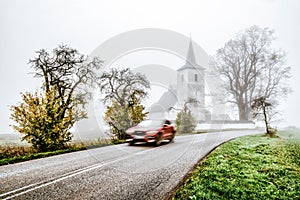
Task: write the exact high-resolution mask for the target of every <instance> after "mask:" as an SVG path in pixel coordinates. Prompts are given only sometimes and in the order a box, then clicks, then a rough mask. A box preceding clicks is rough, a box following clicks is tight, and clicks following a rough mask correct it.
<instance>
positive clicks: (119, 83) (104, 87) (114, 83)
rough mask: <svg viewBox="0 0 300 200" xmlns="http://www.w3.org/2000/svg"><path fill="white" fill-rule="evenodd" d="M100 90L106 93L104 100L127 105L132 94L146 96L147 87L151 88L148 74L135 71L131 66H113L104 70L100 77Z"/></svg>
mask: <svg viewBox="0 0 300 200" xmlns="http://www.w3.org/2000/svg"><path fill="white" fill-rule="evenodd" d="M98 85H99V87H100V91H101V93H102V94H104V98H103V102H104V103H108V102H109V101H111V102H112V101H116V102H118V103H119V104H120V105H122V106H123V105H125V103H127V101H129V100H130V97H131V95H133V94H134V95H135V96H138V97H140V98H144V97H146V96H147V92H146V91H145V89H148V88H150V83H149V81H148V80H147V78H146V76H145V75H143V74H141V73H133V72H132V71H131V70H130V69H129V68H126V69H117V68H111V69H110V70H109V71H106V72H103V74H102V75H101V76H100V77H99V79H98Z"/></svg>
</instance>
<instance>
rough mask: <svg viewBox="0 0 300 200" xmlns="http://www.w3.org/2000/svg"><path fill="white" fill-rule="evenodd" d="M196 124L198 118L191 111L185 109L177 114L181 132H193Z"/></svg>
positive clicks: (178, 129)
mask: <svg viewBox="0 0 300 200" xmlns="http://www.w3.org/2000/svg"><path fill="white" fill-rule="evenodd" d="M196 125H197V123H196V120H195V118H194V117H193V115H192V113H191V112H190V111H186V110H183V111H181V112H179V113H178V114H177V118H176V126H177V131H178V132H179V133H191V132H193V131H194V130H195V128H196Z"/></svg>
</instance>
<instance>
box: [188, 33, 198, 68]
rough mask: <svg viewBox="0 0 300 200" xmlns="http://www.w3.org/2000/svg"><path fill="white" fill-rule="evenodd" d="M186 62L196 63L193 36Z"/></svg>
mask: <svg viewBox="0 0 300 200" xmlns="http://www.w3.org/2000/svg"><path fill="white" fill-rule="evenodd" d="M186 64H191V65H196V58H195V53H194V48H193V41H192V37H190V44H189V49H188V53H187V56H186Z"/></svg>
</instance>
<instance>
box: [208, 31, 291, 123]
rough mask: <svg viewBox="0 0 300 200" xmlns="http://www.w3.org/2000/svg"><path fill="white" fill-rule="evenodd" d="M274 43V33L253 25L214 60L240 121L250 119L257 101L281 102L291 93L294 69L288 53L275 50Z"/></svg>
mask: <svg viewBox="0 0 300 200" xmlns="http://www.w3.org/2000/svg"><path fill="white" fill-rule="evenodd" d="M273 40H274V37H273V31H272V30H270V29H269V28H259V27H258V26H252V27H250V28H249V29H246V30H245V31H244V32H242V33H239V34H237V35H236V36H235V37H234V38H233V39H231V40H230V41H228V42H227V43H226V44H225V46H224V47H223V48H221V49H219V50H218V51H217V54H216V55H215V57H214V64H215V66H216V68H217V69H218V71H219V73H220V74H221V76H222V77H223V78H224V79H225V81H226V84H225V89H226V91H227V92H228V93H229V94H230V99H228V102H231V103H234V104H236V105H237V107H238V109H239V119H240V120H248V119H249V114H250V111H251V103H252V102H253V100H254V99H256V98H258V97H261V96H264V97H266V98H268V99H278V98H279V97H285V96H286V94H287V93H288V92H289V91H290V90H289V87H288V85H287V82H286V81H287V79H289V78H290V70H291V69H290V67H288V66H286V59H285V57H286V55H285V53H284V52H283V51H282V50H277V49H274V48H272V47H271V43H272V41H273Z"/></svg>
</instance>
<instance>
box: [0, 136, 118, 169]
mask: <svg viewBox="0 0 300 200" xmlns="http://www.w3.org/2000/svg"><path fill="white" fill-rule="evenodd" d="M119 143H122V142H119ZM112 144H113V143H112V142H110V140H94V141H84V142H82V141H80V142H72V143H70V144H68V145H67V146H66V148H65V149H62V150H56V151H49V152H37V151H36V150H35V149H34V148H32V147H31V146H30V145H28V144H27V145H22V144H15V143H12V144H9V143H7V144H4V145H1V146H0V166H1V165H7V164H13V163H18V162H23V161H28V160H33V159H38V158H45V157H49V156H54V155H59V154H64V153H69V152H75V151H81V150H86V149H92V148H99V147H103V146H107V145H112Z"/></svg>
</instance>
